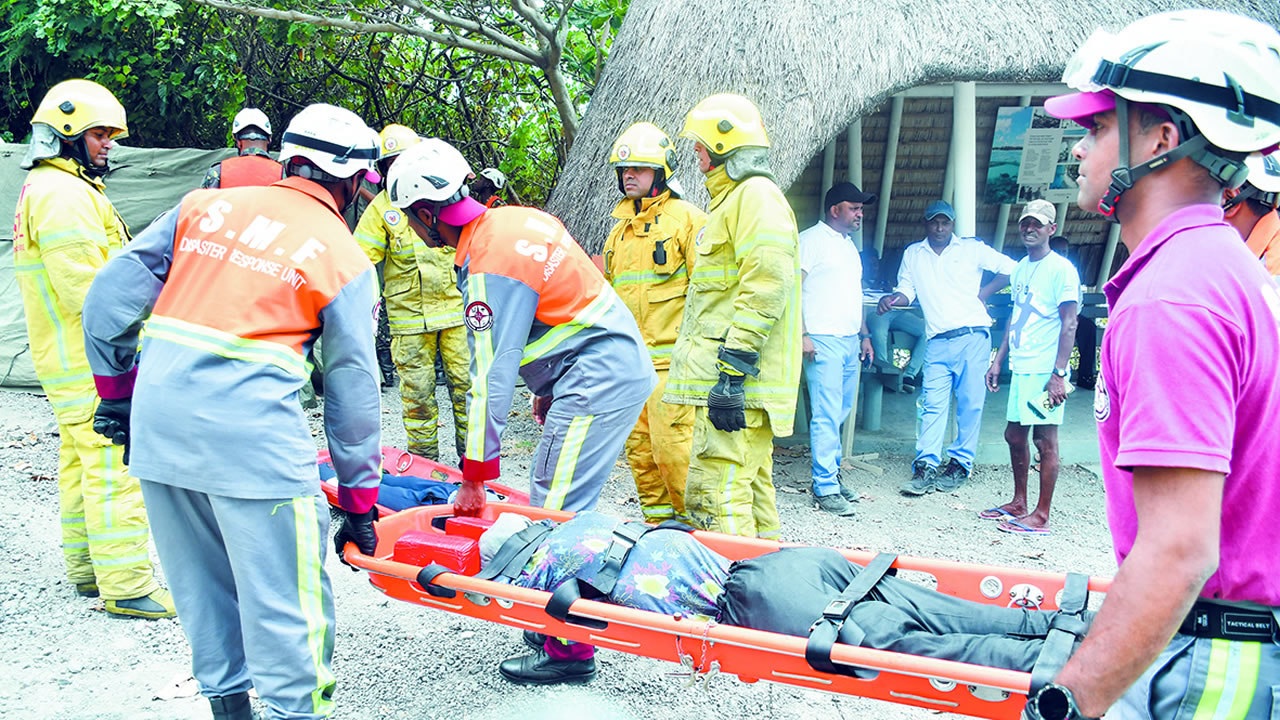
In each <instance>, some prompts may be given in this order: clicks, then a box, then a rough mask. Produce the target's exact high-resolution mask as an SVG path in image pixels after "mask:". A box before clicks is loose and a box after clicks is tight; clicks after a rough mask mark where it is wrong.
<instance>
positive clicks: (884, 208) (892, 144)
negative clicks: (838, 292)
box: [876, 95, 902, 258]
mask: <svg viewBox="0 0 1280 720" xmlns="http://www.w3.org/2000/svg"><path fill="white" fill-rule="evenodd" d="M901 132H902V96H901V95H894V96H893V101H892V103H891V104H890V106H889V136H888V137H887V138H885V141H884V169H883V171H882V172H881V173H880V197H879V198H877V200H876V204H878V205H879V206H880V207H879V208H877V209H876V257H880V258H882V257H884V232H885V228H886V227H887V226H888V224H889V196H890V195H891V194H892V192H893V168H894V165H897V163H898V135H899V134H900V133H901Z"/></svg>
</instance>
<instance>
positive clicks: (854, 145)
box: [845, 118, 866, 252]
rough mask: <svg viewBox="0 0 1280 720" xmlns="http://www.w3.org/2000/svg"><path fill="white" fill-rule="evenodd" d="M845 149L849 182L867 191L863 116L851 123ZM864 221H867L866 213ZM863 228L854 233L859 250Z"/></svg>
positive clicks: (854, 240) (859, 250) (860, 249)
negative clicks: (863, 152)
mask: <svg viewBox="0 0 1280 720" xmlns="http://www.w3.org/2000/svg"><path fill="white" fill-rule="evenodd" d="M845 150H846V155H847V161H848V167H849V182H851V183H853V184H854V185H857V186H858V189H859V190H863V191H865V190H866V188H864V187H862V118H858V119H857V120H854V121H853V122H852V123H850V125H849V132H848V133H847V137H846V138H845ZM863 223H864V224H865V223H866V218H865V213H864V218H863ZM862 235H863V233H862V228H858V229H857V230H855V231H854V233H853V242H854V244H855V245H857V246H858V252H862V247H863V246H862Z"/></svg>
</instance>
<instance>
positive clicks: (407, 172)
mask: <svg viewBox="0 0 1280 720" xmlns="http://www.w3.org/2000/svg"><path fill="white" fill-rule="evenodd" d="M470 174H471V167H470V165H468V163H467V161H466V160H465V159H464V158H463V157H462V155H461V153H459V152H458V151H457V150H456V149H455V148H454V147H453V146H451V145H449V144H448V143H446V142H444V141H442V140H436V139H430V140H424V141H422V142H421V143H419V144H417V145H415V146H413V147H412V148H409V149H408V150H407V151H405V153H404V155H403V156H401V158H400V160H399V161H397V162H396V164H395V165H394V166H393V167H392V168H391V174H390V176H389V177H388V180H387V188H388V194H389V196H390V198H391V203H392V204H393V205H395V206H396V207H398V208H402V209H404V210H405V211H406V212H408V213H412V214H413V216H414V217H415V218H416V219H417V220H418V221H419V222H420V223H421V224H422V225H423V230H422V231H419V232H425V230H426V229H427V228H428V227H434V228H435V229H436V230H437V231H438V232H439V233H440V237H441V238H442V239H443V241H444V242H445V243H446V244H447V245H449V246H451V247H456V248H457V260H456V261H455V262H456V263H457V265H458V268H459V270H458V286H459V287H460V288H461V289H462V293H463V300H464V302H465V303H466V304H465V310H464V316H465V318H466V326H467V336H468V340H469V341H470V344H471V390H470V391H469V392H468V394H467V411H468V414H469V420H468V423H467V447H466V455H465V457H464V458H463V462H462V477H463V480H462V486H461V487H460V488H459V490H458V495H457V498H456V499H455V501H454V511H455V513H457V514H459V515H475V514H478V513H479V512H480V511H481V510H482V509H483V508H484V502H485V496H484V488H483V483H484V481H486V480H492V479H495V478H497V477H499V475H500V468H499V456H500V450H501V439H502V432H503V430H504V429H505V428H506V424H507V416H508V413H509V412H510V409H511V398H512V395H513V394H514V392H515V385H516V378H517V377H520V378H523V379H524V381H525V384H526V385H527V386H528V387H529V390H530V391H531V392H532V393H533V394H534V396H535V404H534V415H535V417H542V418H543V430H542V440H541V442H539V444H538V448H537V450H536V451H535V454H534V461H533V464H532V467H531V468H530V470H531V472H530V474H531V475H532V483H531V488H530V491H529V499H530V504H532V505H534V506H537V507H545V508H551V509H553V510H574V511H577V510H590V509H592V508H594V507H595V506H596V501H597V500H599V498H600V490H601V488H603V487H604V483H605V481H606V480H608V478H609V474H610V471H611V470H612V469H613V466H614V464H615V463H616V462H617V459H618V455H619V453H620V452H621V451H622V446H623V443H624V441H625V440H626V438H627V435H628V433H630V432H631V429H632V427H634V426H635V423H636V418H637V417H639V415H640V410H641V408H642V407H643V406H644V403H645V401H646V399H647V398H648V397H649V394H650V392H651V391H652V390H653V387H654V384H655V383H656V382H657V378H656V376H655V374H654V371H653V364H652V362H650V360H649V353H648V351H647V349H646V348H645V343H644V339H643V338H642V337H641V335H640V330H639V329H638V328H637V327H636V321H635V318H633V317H632V316H631V313H630V312H628V311H627V308H626V306H625V305H623V303H622V301H621V300H620V299H619V298H618V295H617V293H616V292H614V290H613V288H612V287H611V286H610V285H609V284H608V283H607V282H605V280H604V277H602V276H601V274H600V271H599V269H597V268H596V266H595V263H593V262H592V261H591V259H590V258H589V257H587V254H586V253H585V252H583V250H582V248H581V247H580V246H579V245H578V244H577V243H576V242H575V241H574V240H573V238H572V237H570V236H569V233H568V232H567V231H566V230H565V229H564V225H562V224H561V223H560V221H559V220H558V219H557V218H556V217H554V216H552V215H548V214H547V213H545V212H542V211H541V210H535V209H533V208H526V207H516V206H507V207H498V208H492V209H487V208H485V206H483V205H481V204H480V203H478V202H476V201H475V200H473V199H471V197H470V188H468V187H467V185H466V180H467V177H468V176H469V175H470ZM499 670H500V671H501V672H502V675H503V677H505V678H507V679H508V680H511V681H512V682H517V683H533V684H551V683H560V682H581V681H583V680H588V679H590V678H592V677H594V676H595V674H596V667H595V660H594V658H593V651H592V649H591V646H589V645H580V644H565V643H563V642H561V641H559V640H557V639H556V638H546V639H544V640H542V642H541V645H540V647H539V649H538V651H537V653H536V654H534V655H528V656H524V657H516V658H511V659H508V660H506V661H504V662H503V663H502V664H501V665H500V667H499Z"/></svg>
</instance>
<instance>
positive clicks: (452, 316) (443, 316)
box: [422, 308, 462, 325]
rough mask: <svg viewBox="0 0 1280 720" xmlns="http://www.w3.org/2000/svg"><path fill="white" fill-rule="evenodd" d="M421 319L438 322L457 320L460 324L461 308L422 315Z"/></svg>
mask: <svg viewBox="0 0 1280 720" xmlns="http://www.w3.org/2000/svg"><path fill="white" fill-rule="evenodd" d="M422 319H423V320H425V321H426V322H427V323H438V322H444V321H446V320H457V321H458V324H459V325H460V324H462V309H461V308H459V309H457V310H449V311H446V312H442V313H436V314H435V315H425V316H423V318H422Z"/></svg>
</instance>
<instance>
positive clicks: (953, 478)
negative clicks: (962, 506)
mask: <svg viewBox="0 0 1280 720" xmlns="http://www.w3.org/2000/svg"><path fill="white" fill-rule="evenodd" d="M970 475H971V473H970V472H969V468H966V467H965V466H963V465H961V464H960V463H959V462H958V461H957V460H956V459H955V458H951V459H950V460H948V461H947V467H946V468H944V469H943V471H942V472H941V473H939V474H938V486H937V490H938V492H951V491H953V490H959V489H960V488H961V487H962V486H963V485H964V484H965V483H967V482H969V477H970Z"/></svg>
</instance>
